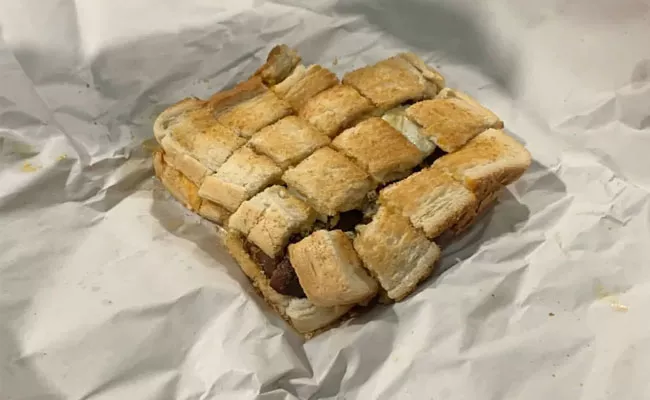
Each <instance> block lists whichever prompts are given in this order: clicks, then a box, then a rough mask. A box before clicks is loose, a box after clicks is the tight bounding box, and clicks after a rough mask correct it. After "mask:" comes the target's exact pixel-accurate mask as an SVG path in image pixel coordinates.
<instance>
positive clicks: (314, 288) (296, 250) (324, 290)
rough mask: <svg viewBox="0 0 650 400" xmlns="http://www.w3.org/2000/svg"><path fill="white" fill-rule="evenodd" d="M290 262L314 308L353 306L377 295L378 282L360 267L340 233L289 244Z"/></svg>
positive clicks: (321, 233) (318, 234)
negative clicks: (315, 306)
mask: <svg viewBox="0 0 650 400" xmlns="http://www.w3.org/2000/svg"><path fill="white" fill-rule="evenodd" d="M289 259H290V260H291V265H293V267H294V269H295V270H296V274H297V275H298V279H299V280H300V286H302V288H303V289H304V290H305V294H306V295H307V298H308V299H309V300H310V301H311V302H312V303H314V304H315V305H317V306H322V307H334V306H341V305H346V304H355V303H360V302H364V301H367V300H369V299H371V298H372V297H374V296H375V294H377V289H378V285H377V282H376V281H375V280H374V279H372V278H371V277H370V276H369V275H368V273H367V272H366V270H365V269H364V268H363V266H362V264H361V260H359V256H358V255H357V253H356V251H355V250H354V247H353V246H352V242H351V241H350V238H349V237H348V236H347V235H346V234H345V233H343V231H339V230H337V231H326V230H320V231H316V232H314V233H312V234H311V235H309V236H308V237H306V238H304V239H302V240H301V241H300V242H298V243H295V244H291V245H289Z"/></svg>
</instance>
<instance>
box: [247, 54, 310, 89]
mask: <svg viewBox="0 0 650 400" xmlns="http://www.w3.org/2000/svg"><path fill="white" fill-rule="evenodd" d="M299 63H300V56H299V55H298V52H296V51H295V50H294V49H292V48H290V47H289V46H287V45H285V44H281V45H278V46H275V47H273V49H271V52H270V53H269V55H268V57H267V58H266V63H265V64H264V65H262V66H261V67H260V68H259V69H258V70H257V71H255V74H253V76H258V77H260V78H261V79H262V82H264V84H266V85H268V86H273V85H277V84H278V83H280V82H282V81H283V80H285V79H286V78H287V77H288V76H289V75H290V74H291V72H293V70H294V69H295V68H296V66H297V65H298V64H299Z"/></svg>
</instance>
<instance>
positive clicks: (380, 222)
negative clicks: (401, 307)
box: [354, 207, 440, 301]
mask: <svg viewBox="0 0 650 400" xmlns="http://www.w3.org/2000/svg"><path fill="white" fill-rule="evenodd" d="M357 232H358V235H357V236H356V237H355V238H354V248H355V249H356V251H357V253H359V256H360V257H361V260H362V261H363V264H364V265H365V267H366V268H368V269H369V270H370V271H371V273H372V275H373V276H374V277H376V278H377V280H378V281H379V283H380V284H381V287H382V288H383V289H384V290H385V291H386V293H387V295H388V297H389V298H391V299H393V300H396V301H399V300H401V299H403V298H404V297H406V296H408V295H409V294H410V293H411V292H413V290H415V288H416V286H417V284H418V283H420V282H421V281H422V280H424V279H426V278H427V277H428V276H429V275H431V272H432V271H433V269H434V265H435V262H436V261H437V260H438V258H439V256H440V249H439V248H438V246H437V245H436V244H435V243H434V242H431V241H429V240H428V239H427V238H426V237H425V236H424V235H423V234H422V233H421V232H420V231H418V230H417V229H415V228H413V226H412V225H411V224H410V222H409V220H408V219H407V218H406V217H404V216H402V215H400V214H398V213H396V212H393V211H390V210H389V209H387V208H385V207H380V208H379V211H378V212H377V214H375V216H374V217H373V218H372V221H371V222H370V223H369V224H367V225H360V226H357Z"/></svg>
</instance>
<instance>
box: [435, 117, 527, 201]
mask: <svg viewBox="0 0 650 400" xmlns="http://www.w3.org/2000/svg"><path fill="white" fill-rule="evenodd" d="M531 162H532V159H531V155H530V153H529V152H528V150H526V148H525V147H524V146H523V145H522V144H521V143H519V142H518V141H517V140H515V139H514V138H512V137H511V136H509V135H507V134H506V133H505V132H503V131H502V130H500V129H489V130H487V131H485V132H483V133H481V134H480V135H478V136H476V137H475V138H474V139H472V140H471V141H470V142H469V143H467V145H465V146H464V147H463V148H461V149H460V150H458V151H457V152H455V153H452V154H447V155H445V156H443V157H441V158H439V159H438V160H437V161H436V162H435V163H434V166H435V167H436V168H439V169H442V170H445V171H447V172H448V173H450V174H451V175H453V176H454V177H455V178H456V179H458V180H459V181H460V182H463V183H464V184H465V186H466V187H467V188H469V189H470V190H472V191H473V192H474V193H475V194H476V195H477V196H478V197H479V200H481V201H482V200H483V199H484V198H487V197H489V195H490V194H491V193H493V192H496V191H498V190H499V189H501V187H502V186H505V185H509V184H510V183H512V182H514V181H516V180H517V179H519V178H520V177H521V175H522V174H523V173H524V172H525V171H526V169H528V167H529V166H530V164H531Z"/></svg>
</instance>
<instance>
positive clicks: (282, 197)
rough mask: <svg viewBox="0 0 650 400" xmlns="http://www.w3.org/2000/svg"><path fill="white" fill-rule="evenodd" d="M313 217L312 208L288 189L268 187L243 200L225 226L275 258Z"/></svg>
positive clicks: (314, 215)
mask: <svg viewBox="0 0 650 400" xmlns="http://www.w3.org/2000/svg"><path fill="white" fill-rule="evenodd" d="M315 218H316V214H315V213H314V210H312V209H311V208H310V207H309V206H308V205H307V204H305V203H304V202H303V201H301V200H299V199H297V198H296V197H294V196H292V195H291V194H289V192H288V191H287V189H285V188H284V187H282V186H271V187H270V188H267V189H266V190H264V191H263V192H261V193H259V194H257V195H255V196H254V197H253V198H251V199H250V200H247V201H245V202H244V203H242V205H241V206H240V207H239V208H238V209H237V211H235V213H234V214H233V215H232V216H231V217H230V220H229V222H228V227H229V229H231V230H234V231H237V232H239V233H241V234H242V235H243V236H245V237H246V238H247V239H248V241H250V242H252V243H254V244H255V245H256V246H257V247H259V248H261V249H262V251H264V253H266V254H267V255H268V256H269V257H272V258H274V257H276V256H278V255H279V254H280V253H281V252H282V251H284V249H285V247H286V245H287V243H288V242H289V238H290V237H291V236H292V235H294V234H296V233H299V232H301V231H304V230H306V229H308V228H309V227H310V226H311V225H312V224H313V222H314V220H315Z"/></svg>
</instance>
